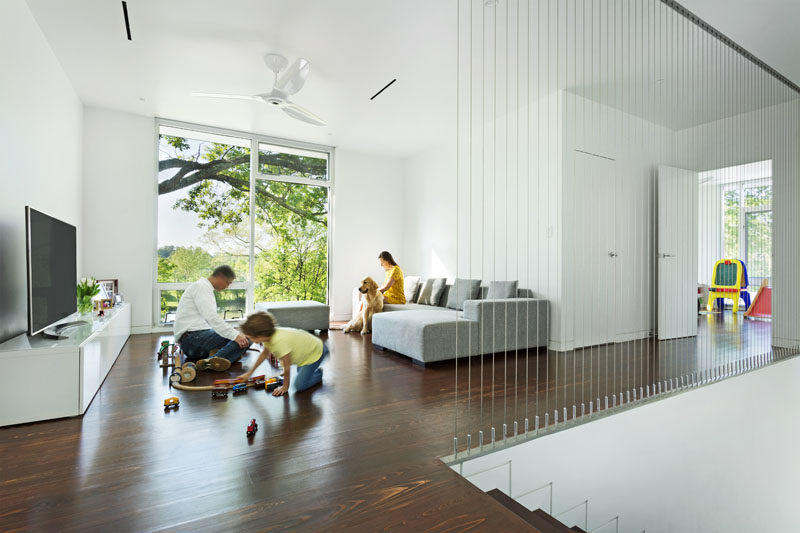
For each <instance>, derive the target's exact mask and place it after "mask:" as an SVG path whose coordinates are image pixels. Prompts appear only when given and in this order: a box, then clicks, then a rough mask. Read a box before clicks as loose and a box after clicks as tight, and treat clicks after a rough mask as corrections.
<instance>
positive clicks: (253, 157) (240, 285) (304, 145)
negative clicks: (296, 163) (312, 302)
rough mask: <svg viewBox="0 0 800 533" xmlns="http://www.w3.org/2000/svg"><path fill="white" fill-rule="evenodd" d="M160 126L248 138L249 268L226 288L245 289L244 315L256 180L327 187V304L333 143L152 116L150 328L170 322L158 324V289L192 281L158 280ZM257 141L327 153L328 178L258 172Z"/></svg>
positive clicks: (250, 291) (250, 296)
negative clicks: (243, 278)
mask: <svg viewBox="0 0 800 533" xmlns="http://www.w3.org/2000/svg"><path fill="white" fill-rule="evenodd" d="M162 126H163V127H171V128H180V129H184V130H187V131H190V132H197V133H199V134H203V133H206V134H210V135H223V136H228V137H237V138H240V139H249V140H250V191H251V193H250V257H249V265H250V271H249V272H248V280H247V281H235V282H234V283H232V284H231V286H230V287H229V288H231V289H245V290H246V306H245V314H248V313H252V312H253V309H254V306H255V302H254V298H255V242H254V240H253V235H255V197H254V196H253V194H252V191H254V190H255V184H256V180H265V181H282V182H286V183H296V184H299V185H310V186H313V187H324V188H327V189H328V226H327V244H328V251H327V265H326V268H327V283H326V295H325V299H326V300H327V302H328V303H330V299H331V264H332V261H331V257H332V254H333V235H334V231H333V210H334V203H335V202H334V199H335V183H336V181H335V175H336V172H335V169H336V165H335V159H336V155H335V152H336V149H335V148H334V147H333V146H327V145H322V144H315V143H309V142H304V141H294V140H290V139H283V138H280V137H272V136H269V135H261V134H256V133H248V132H243V131H238V130H231V129H226V128H217V127H214V126H204V125H202V124H194V123H191V122H183V121H178V120H170V119H165V118H160V117H156V119H155V132H154V139H155V141H154V142H155V146H156V151H155V152H156V157H155V161H154V166H155V172H154V174H155V177H154V184H153V187H154V189H153V191H154V192H153V248H152V249H153V259H152V283H153V293H152V295H153V307H152V316H153V328H162V329H164V330H171V329H172V325H171V324H162V323H161V306H160V302H161V291H162V290H185V289H186V288H188V287H189V286H190V285H191V284H192V283H194V282H182V283H160V282H159V281H158V180H159V171H158V153H159V135H160V131H161V128H162ZM260 144H268V145H271V146H275V147H279V148H280V147H285V148H294V149H297V150H306V151H310V152H318V153H320V154H327V159H328V174H327V176H328V179H327V180H319V179H309V178H297V177H293V176H276V175H272V174H262V173H260V172H259V162H258V155H259V153H258V150H259V145H260ZM233 321H238V319H234V320H233Z"/></svg>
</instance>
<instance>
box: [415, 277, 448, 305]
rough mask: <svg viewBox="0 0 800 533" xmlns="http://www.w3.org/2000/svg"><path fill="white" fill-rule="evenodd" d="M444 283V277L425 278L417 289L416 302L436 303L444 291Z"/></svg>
mask: <svg viewBox="0 0 800 533" xmlns="http://www.w3.org/2000/svg"><path fill="white" fill-rule="evenodd" d="M444 284H445V279H444V278H430V279H426V280H425V284H424V285H423V286H422V288H421V289H420V291H419V297H418V298H417V303H418V304H424V305H438V303H439V298H441V296H442V292H443V291H444Z"/></svg>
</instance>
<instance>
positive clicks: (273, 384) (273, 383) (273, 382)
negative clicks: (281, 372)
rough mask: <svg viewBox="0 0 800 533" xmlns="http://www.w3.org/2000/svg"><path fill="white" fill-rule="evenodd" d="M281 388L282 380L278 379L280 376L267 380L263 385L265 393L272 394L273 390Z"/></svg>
mask: <svg viewBox="0 0 800 533" xmlns="http://www.w3.org/2000/svg"><path fill="white" fill-rule="evenodd" d="M282 386H283V378H282V377H280V376H275V377H272V378H269V379H268V380H267V381H266V382H265V383H264V388H265V389H266V390H267V392H272V391H274V390H275V389H277V388H278V387H282Z"/></svg>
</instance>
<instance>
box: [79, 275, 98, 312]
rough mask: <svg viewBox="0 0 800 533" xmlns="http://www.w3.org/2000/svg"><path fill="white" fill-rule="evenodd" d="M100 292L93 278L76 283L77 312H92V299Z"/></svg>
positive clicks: (82, 279)
mask: <svg viewBox="0 0 800 533" xmlns="http://www.w3.org/2000/svg"><path fill="white" fill-rule="evenodd" d="M99 292H100V285H98V284H97V280H96V279H94V278H81V281H80V282H79V283H78V312H79V313H80V314H82V315H83V314H86V313H89V312H91V311H92V298H93V297H95V296H97V293H99Z"/></svg>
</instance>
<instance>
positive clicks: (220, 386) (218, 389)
mask: <svg viewBox="0 0 800 533" xmlns="http://www.w3.org/2000/svg"><path fill="white" fill-rule="evenodd" d="M281 385H283V377H281V376H272V377H270V378H267V377H266V376H264V375H261V376H255V377H251V378H249V379H247V380H242V379H218V380H216V381H214V383H213V384H212V385H184V384H183V383H180V380H178V381H173V380H172V379H170V386H171V387H175V388H176V389H178V390H185V391H213V392H215V393H219V396H224V397H227V396H228V392H230V391H233V393H234V394H236V393H237V392H242V391H244V390H246V389H249V388H253V387H264V388H265V389H266V390H267V391H271V390H274V389H275V388H276V387H280V386H281ZM212 395H213V396H217V395H216V394H212Z"/></svg>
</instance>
